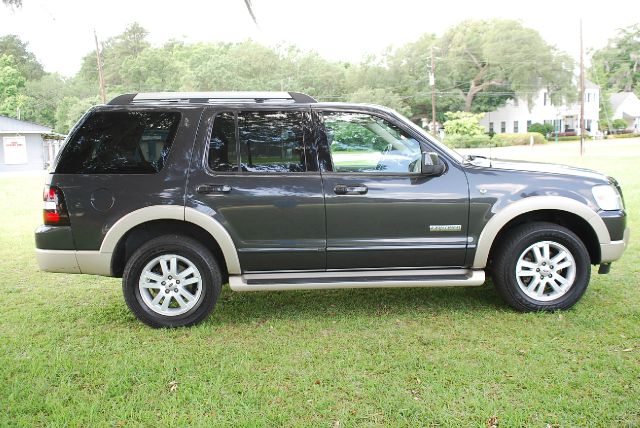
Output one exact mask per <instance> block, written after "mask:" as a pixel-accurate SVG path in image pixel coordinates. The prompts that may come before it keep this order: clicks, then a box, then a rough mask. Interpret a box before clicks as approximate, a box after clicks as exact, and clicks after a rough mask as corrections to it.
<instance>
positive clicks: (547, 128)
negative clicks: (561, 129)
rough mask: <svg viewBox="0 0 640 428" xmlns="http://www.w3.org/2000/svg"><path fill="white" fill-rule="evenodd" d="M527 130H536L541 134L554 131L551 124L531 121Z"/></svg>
mask: <svg viewBox="0 0 640 428" xmlns="http://www.w3.org/2000/svg"><path fill="white" fill-rule="evenodd" d="M527 131H528V132H538V133H540V134H542V135H547V134H550V133H552V132H554V131H555V129H554V128H553V125H552V124H550V123H538V122H536V123H532V124H531V125H530V126H529V128H528V129H527Z"/></svg>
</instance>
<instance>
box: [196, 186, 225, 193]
mask: <svg viewBox="0 0 640 428" xmlns="http://www.w3.org/2000/svg"><path fill="white" fill-rule="evenodd" d="M230 191H231V186H229V185H227V184H201V185H199V186H198V187H196V192H198V193H202V194H205V195H212V194H215V193H229V192H230Z"/></svg>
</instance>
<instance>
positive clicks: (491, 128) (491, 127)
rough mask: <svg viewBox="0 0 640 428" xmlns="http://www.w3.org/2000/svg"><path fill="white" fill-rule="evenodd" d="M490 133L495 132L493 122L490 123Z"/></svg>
mask: <svg viewBox="0 0 640 428" xmlns="http://www.w3.org/2000/svg"><path fill="white" fill-rule="evenodd" d="M489 132H493V122H489Z"/></svg>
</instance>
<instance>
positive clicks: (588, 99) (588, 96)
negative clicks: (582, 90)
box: [587, 92, 591, 102]
mask: <svg viewBox="0 0 640 428" xmlns="http://www.w3.org/2000/svg"><path fill="white" fill-rule="evenodd" d="M590 101H591V92H587V102H590Z"/></svg>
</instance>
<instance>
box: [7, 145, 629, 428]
mask: <svg viewBox="0 0 640 428" xmlns="http://www.w3.org/2000/svg"><path fill="white" fill-rule="evenodd" d="M563 147H564V146H563ZM612 147H613V146H612ZM625 147H626V146H625ZM549 150H551V151H553V150H556V148H549V147H548V146H544V147H540V148H534V149H531V150H530V151H526V152H525V151H523V152H522V153H524V155H523V157H527V158H531V159H549V158H550V156H549V153H551V152H549ZM560 152H561V151H557V153H560ZM566 152H567V154H566V155H562V156H560V155H557V156H551V158H553V159H554V160H555V161H561V162H564V163H571V164H577V165H583V166H587V167H591V168H597V169H599V170H602V171H605V172H607V173H610V174H613V175H614V176H616V177H617V178H618V179H619V181H620V182H621V183H622V186H623V189H624V190H625V198H626V203H627V208H628V210H629V211H630V212H631V219H630V223H631V227H632V228H634V229H635V231H638V230H640V222H639V220H638V219H639V217H638V216H637V213H638V212H639V211H640V168H639V165H638V164H639V162H640V142H638V143H637V144H636V145H635V147H633V146H629V147H627V148H626V149H625V150H624V151H622V152H621V154H620V155H616V153H615V150H614V149H606V148H605V150H603V153H606V156H604V155H602V156H600V155H587V156H586V157H585V158H583V159H581V158H578V157H575V156H573V154H575V151H569V150H567V151H566ZM500 153H501V152H500V149H497V150H494V151H493V154H494V155H496V156H499V155H500ZM562 153H564V152H562ZM588 153H589V152H588ZM594 153H595V152H594ZM516 154H517V153H516ZM41 189H42V179H41V178H11V179H9V178H3V179H0V212H1V213H2V220H3V221H2V222H0V257H1V260H2V263H1V264H0V304H1V307H2V310H1V311H0V369H1V371H0V426H14V425H15V426H29V427H31V426H45V425H46V426H87V427H89V426H91V427H93V426H117V427H119V426H149V427H157V426H186V425H193V426H296V427H297V426H326V427H338V426H357V425H362V426H411V427H414V426H447V427H459V426H478V427H482V426H487V423H488V421H489V420H490V419H491V418H492V417H494V416H495V417H496V418H497V420H498V422H499V425H500V426H503V427H513V426H534V427H547V426H562V427H565V426H566V427H569V426H571V427H573V426H590V427H593V426H603V427H611V426H629V427H631V426H640V288H639V284H640V267H639V263H638V262H639V261H640V260H639V259H640V258H639V249H640V246H639V245H638V244H637V240H635V241H633V242H632V244H631V247H630V248H629V249H628V251H627V253H626V254H625V257H624V258H623V259H622V260H621V261H620V262H618V263H615V264H614V266H613V269H612V271H611V274H609V275H601V276H599V275H597V274H595V273H594V274H593V276H592V282H591V285H590V287H589V289H588V290H587V293H586V294H585V296H584V298H583V299H582V301H581V302H580V303H579V304H577V305H576V306H575V307H574V308H573V309H572V310H570V311H566V312H562V313H553V314H519V313H515V312H513V311H511V310H510V309H508V308H507V307H506V306H505V305H504V304H503V303H502V302H501V301H500V300H499V298H498V296H497V295H496V292H495V290H494V289H493V287H492V286H491V285H490V284H487V285H485V286H483V287H479V288H469V289H397V290H344V291H325V292H272V293H255V294H237V293H232V292H230V291H229V289H228V288H225V289H224V290H223V294H222V296H221V299H220V301H219V304H218V307H217V310H216V311H215V312H214V314H213V315H212V316H211V317H210V318H209V319H208V320H207V321H206V322H204V323H203V324H201V325H199V326H197V327H194V328H189V329H178V330H152V329H150V328H147V327H145V326H144V325H142V324H141V323H139V322H138V321H137V320H136V319H135V318H134V317H133V315H131V314H130V313H129V311H128V309H127V308H126V306H125V304H124V301H123V298H122V292H121V289H120V281H119V280H117V279H110V278H100V277H91V276H81V275H75V276H74V275H62V274H48V273H42V272H39V271H38V270H37V268H36V263H35V260H34V256H33V236H32V232H33V229H34V228H35V227H36V225H37V224H38V223H39V222H40V216H41V209H42V202H41V200H40V198H41V196H40V195H41ZM632 238H633V235H632Z"/></svg>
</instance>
